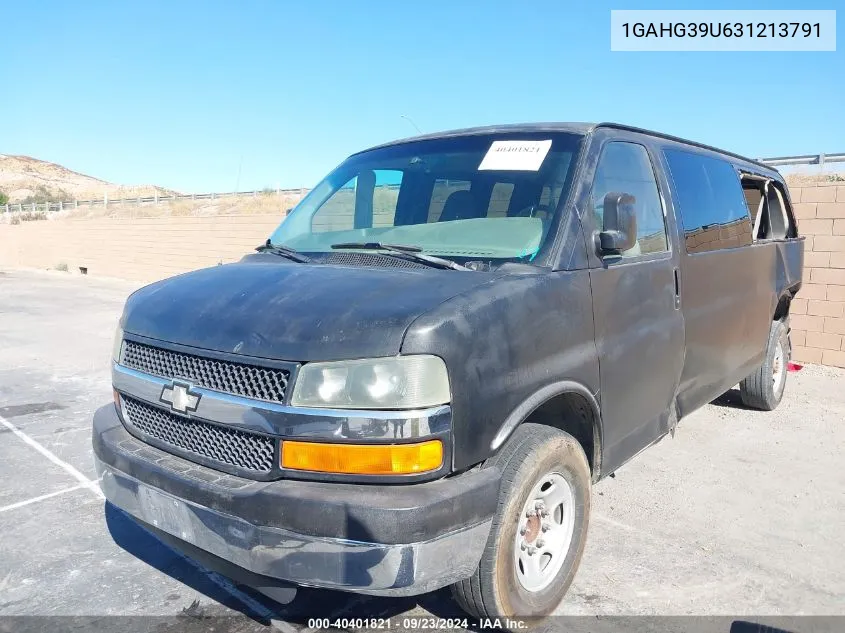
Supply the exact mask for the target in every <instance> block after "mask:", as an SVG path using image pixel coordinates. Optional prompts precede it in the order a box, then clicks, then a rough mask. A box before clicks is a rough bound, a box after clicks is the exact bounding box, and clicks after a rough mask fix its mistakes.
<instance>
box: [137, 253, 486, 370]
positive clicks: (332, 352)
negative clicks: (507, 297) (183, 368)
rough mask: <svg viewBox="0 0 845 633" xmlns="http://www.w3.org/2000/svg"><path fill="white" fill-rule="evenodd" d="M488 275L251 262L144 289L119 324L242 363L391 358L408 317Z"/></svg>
mask: <svg viewBox="0 0 845 633" xmlns="http://www.w3.org/2000/svg"><path fill="white" fill-rule="evenodd" d="M494 276H497V275H495V274H494V273H485V272H464V271H454V270H436V269H404V268H370V267H360V268H359V267H348V266H335V265H326V264H298V263H294V262H289V261H288V260H284V259H281V258H279V257H278V256H276V255H270V254H266V255H255V256H250V257H247V258H244V259H243V260H241V261H240V262H238V263H235V264H228V265H225V266H216V267H213V268H206V269H203V270H198V271H195V272H191V273H186V274H184V275H179V276H177V277H172V278H170V279H165V280H163V281H159V282H156V283H154V284H151V285H149V286H146V287H144V288H141V289H140V290H138V291H137V292H135V293H134V294H132V295H131V296H130V297H129V299H128V300H127V302H126V307H125V309H124V313H123V317H122V319H121V322H122V327H123V329H124V331H125V332H127V333H130V334H136V335H140V336H144V337H148V338H152V339H158V340H161V341H168V342H171V343H178V344H181V345H188V346H192V347H197V348H202V349H211V350H216V351H219V352H229V353H236V354H243V355H246V356H257V357H262V358H272V359H278V360H288V361H317V360H346V359H352V358H364V357H375V356H392V355H395V354H398V353H399V350H400V347H401V345H402V339H403V337H404V335H405V331H406V330H407V328H408V326H409V325H410V324H411V323H412V322H413V321H414V319H416V318H417V317H418V316H420V315H421V314H423V313H424V312H426V311H428V310H430V309H431V308H434V307H435V306H437V305H439V304H440V303H442V302H444V301H446V300H448V299H450V298H451V297H454V296H456V295H458V294H461V293H462V292H465V291H467V290H469V289H470V288H473V287H475V286H479V285H481V284H483V283H485V282H487V281H489V280H490V279H492V278H493V277H494Z"/></svg>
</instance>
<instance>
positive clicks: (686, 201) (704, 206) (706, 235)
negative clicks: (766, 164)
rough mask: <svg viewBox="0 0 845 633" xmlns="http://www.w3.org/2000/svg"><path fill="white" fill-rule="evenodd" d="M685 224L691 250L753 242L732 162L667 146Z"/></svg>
mask: <svg viewBox="0 0 845 633" xmlns="http://www.w3.org/2000/svg"><path fill="white" fill-rule="evenodd" d="M663 154H664V156H665V157H666V162H667V163H668V164H669V173H670V174H671V176H672V182H673V183H674V185H675V197H676V200H677V202H678V207H679V209H680V218H679V219H680V220H681V224H682V225H683V227H684V241H685V242H686V247H687V252H688V253H704V252H707V251H712V250H717V249H720V248H734V247H737V246H748V245H749V244H751V232H752V230H751V218H750V217H749V214H748V203H751V204H753V203H754V202H755V200H756V201H757V202H758V204H759V199H757V198H756V197H750V198H747V197H746V193H744V192H743V188H742V185H741V184H740V179H739V174H737V173H736V170H735V169H734V168H733V165H731V164H730V163H729V162H727V161H725V160H721V159H719V158H712V157H710V156H703V155H701V154H696V153H692V152H687V151H684V150H679V149H665V150H663Z"/></svg>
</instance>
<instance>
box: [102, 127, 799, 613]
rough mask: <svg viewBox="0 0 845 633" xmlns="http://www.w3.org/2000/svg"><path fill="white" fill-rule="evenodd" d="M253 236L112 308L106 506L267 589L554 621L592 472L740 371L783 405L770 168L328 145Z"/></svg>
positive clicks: (437, 147) (750, 389) (466, 141)
mask: <svg viewBox="0 0 845 633" xmlns="http://www.w3.org/2000/svg"><path fill="white" fill-rule="evenodd" d="M257 250H258V251H259V252H256V253H253V254H249V255H246V256H245V257H244V258H243V259H242V260H241V261H240V262H238V263H234V264H230V265H225V266H219V267H214V268H209V269H206V270H199V271H196V272H192V273H188V274H184V275H180V276H178V277H174V278H171V279H166V280H163V281H159V282H157V283H154V284H152V285H150V286H147V287H145V288H143V289H141V290H139V291H137V292H136V293H134V294H133V295H132V296H131V297H130V298H129V299H128V300H127V303H126V307H125V311H124V313H123V316H122V318H121V320H120V327H119V330H118V332H117V336H116V338H115V347H114V359H113V360H114V362H113V365H112V375H113V384H114V405H111V404H110V405H108V406H106V407H103V408H101V409H99V410H98V411H97V413H96V415H95V418H94V434H93V442H94V450H95V454H96V461H97V466H98V470H99V473H100V474H101V476H102V489H103V491H104V493H105V495H106V497H107V498H108V500H109V501H110V502H111V503H112V504H115V505H116V506H118V507H120V508H122V509H123V510H125V511H126V512H128V513H129V514H131V515H132V516H134V517H135V518H137V519H138V520H139V521H140V522H142V523H144V524H146V525H147V526H150V528H151V529H153V530H154V531H155V532H156V533H157V534H159V535H160V536H161V538H163V539H165V540H168V541H169V542H171V543H173V544H174V545H175V546H176V547H178V548H180V549H181V550H182V551H184V552H186V553H187V554H188V555H189V556H192V557H195V558H197V559H199V560H200V561H202V562H203V563H204V564H205V565H207V566H209V567H211V568H212V569H216V570H219V571H222V572H223V573H224V574H227V575H229V576H231V577H233V578H235V579H236V580H238V581H239V582H241V583H243V584H246V585H250V586H253V587H256V588H258V589H259V590H260V591H263V592H264V593H266V594H267V595H270V596H274V597H277V598H278V599H283V598H284V597H286V596H289V595H290V593H291V592H292V588H295V587H297V586H303V585H304V586H310V587H328V588H333V589H341V590H346V591H353V592H360V593H365V594H374V595H386V596H401V595H413V594H419V593H423V592H428V591H431V590H434V589H437V588H440V587H444V586H447V585H451V586H452V587H453V590H454V595H455V597H456V599H457V601H458V603H459V604H460V606H461V607H462V608H463V609H465V610H466V611H468V612H469V613H471V614H474V615H477V616H483V617H500V616H510V615H521V616H534V615H545V614H548V613H550V612H552V611H553V610H554V609H555V607H556V606H557V605H558V604H559V603H560V601H561V599H562V598H563V596H564V594H565V593H566V591H567V588H568V587H569V585H570V583H571V582H572V579H573V576H574V575H575V572H576V570H577V568H578V564H579V561H580V559H581V555H582V553H583V551H584V544H585V539H586V535H587V525H588V522H589V516H590V489H591V485H592V484H593V483H595V482H597V481H598V480H600V479H602V478H603V477H606V476H607V475H610V474H611V473H613V472H614V471H615V470H616V469H618V468H619V467H620V466H622V465H623V464H624V463H625V462H626V461H627V460H629V459H631V458H632V457H633V456H634V455H636V454H637V453H638V452H640V451H641V450H642V449H644V448H645V447H647V446H649V445H651V444H653V443H655V442H657V441H658V440H659V439H660V438H662V437H663V436H665V435H666V434H668V433H673V432H674V429H675V426H676V425H677V423H678V421H679V420H680V419H682V418H683V417H684V416H686V415H688V414H689V413H691V412H692V411H694V410H695V409H697V408H698V407H701V406H702V405H703V404H705V403H707V402H709V401H711V400H712V399H714V398H715V397H717V396H719V395H720V394H721V393H723V392H724V391H726V390H728V389H730V388H731V387H733V386H734V385H736V384H737V383H739V384H740V390H741V394H742V399H743V401H744V402H745V403H746V404H747V405H750V406H753V407H756V408H759V409H764V410H769V409H773V408H774V407H776V406H777V404H778V402H779V401H780V399H781V397H782V395H783V392H784V385H785V381H786V376H787V362H788V359H789V354H790V345H789V321H788V318H789V306H790V301H791V300H792V298H793V297H794V296H795V293H796V292H797V291H798V289H799V288H800V286H801V273H802V266H803V240H802V238H799V237H798V234H797V227H796V222H795V218H794V216H793V213H792V207H791V204H790V200H789V193H788V191H787V188H786V186H785V185H784V182H783V179H782V178H781V176H780V175H779V174H778V172H776V171H775V170H773V169H771V168H769V167H767V166H765V165H763V164H760V163H757V162H755V161H752V160H749V159H745V158H742V157H740V156H737V155H734V154H730V153H727V152H723V151H720V150H716V149H713V148H711V147H706V146H704V145H700V144H697V143H692V142H689V141H684V140H682V139H678V138H674V137H670V136H667V135H664V134H658V133H654V132H648V131H645V130H640V129H635V128H631V127H627V126H623V125H616V124H604V123H603V124H598V125H586V124H535V125H519V126H502V127H488V128H476V129H467V130H458V131H454V132H447V133H443V134H434V135H429V136H422V137H417V138H413V139H409V140H402V141H397V142H395V143H389V144H387V145H382V146H380V147H376V148H373V149H370V150H367V151H364V152H361V153H359V154H355V155H353V156H351V157H349V158H348V159H347V160H346V161H344V162H343V163H342V164H341V165H340V166H339V167H338V168H337V169H336V170H334V171H333V172H332V173H330V174H329V175H328V176H327V177H326V178H325V180H323V181H322V182H321V183H320V184H318V185H317V186H316V187H315V188H314V189H313V190H312V191H311V192H310V193H309V195H308V196H307V197H306V198H305V199H303V200H302V202H301V203H300V204H299V205H298V206H297V207H296V208H295V209H294V210H293V212H292V213H291V214H290V216H289V217H287V218H286V219H285V220H284V222H282V224H281V225H280V226H279V228H278V229H277V230H276V232H275V233H274V234H273V235H272V236H270V238H269V239H268V240H267V243H266V244H265V245H263V246H261V247H259V248H258V249H257Z"/></svg>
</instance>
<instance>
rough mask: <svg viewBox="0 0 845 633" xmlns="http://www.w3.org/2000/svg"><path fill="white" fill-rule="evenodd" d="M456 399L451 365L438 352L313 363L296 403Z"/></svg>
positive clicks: (414, 405)
mask: <svg viewBox="0 0 845 633" xmlns="http://www.w3.org/2000/svg"><path fill="white" fill-rule="evenodd" d="M450 400H451V394H450V391H449V376H448V374H447V373H446V364H445V363H444V362H443V360H442V359H440V358H438V357H437V356H424V355H419V356H396V357H393V358H373V359H366V360H348V361H338V362H332V363H307V364H305V365H303V366H302V367H301V368H300V370H299V375H298V376H297V378H296V384H295V385H294V388H293V396H292V397H291V404H292V405H293V406H298V407H320V408H338V409H420V408H424V407H432V406H435V405H438V404H445V403H447V402H449V401H450Z"/></svg>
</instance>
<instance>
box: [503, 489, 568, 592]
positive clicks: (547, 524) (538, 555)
mask: <svg viewBox="0 0 845 633" xmlns="http://www.w3.org/2000/svg"><path fill="white" fill-rule="evenodd" d="M574 532H575V495H574V494H573V492H572V488H571V487H570V485H569V483H568V482H567V481H566V479H564V478H563V475H561V474H560V473H549V474H547V475H545V476H543V477H541V478H540V480H539V481H538V482H537V484H536V485H535V486H534V488H533V489H532V490H531V494H529V495H528V500H527V501H526V502H525V506H523V508H522V512H521V513H520V515H519V518H518V525H517V530H516V538H515V542H514V566H515V568H516V576H517V579H518V580H519V584H520V585H522V587H523V589H525V590H526V591H532V592H534V591H542V590H543V589H545V588H546V587H548V586H549V585H550V584H551V583H552V581H553V580H554V579H555V578H556V577H557V574H558V572H559V571H560V568H561V567H562V566H563V561H564V560H566V555H567V553H568V552H569V547H570V545H571V544H572V535H573V534H574Z"/></svg>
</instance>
